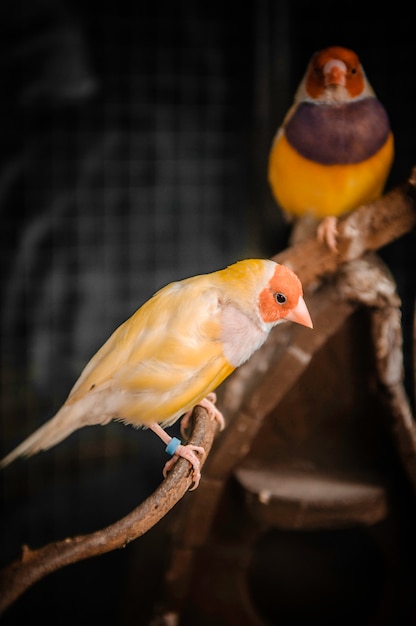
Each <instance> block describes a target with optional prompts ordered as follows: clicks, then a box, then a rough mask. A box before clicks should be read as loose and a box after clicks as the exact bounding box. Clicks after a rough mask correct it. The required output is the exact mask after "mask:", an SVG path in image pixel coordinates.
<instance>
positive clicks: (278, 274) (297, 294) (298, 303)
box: [258, 264, 312, 328]
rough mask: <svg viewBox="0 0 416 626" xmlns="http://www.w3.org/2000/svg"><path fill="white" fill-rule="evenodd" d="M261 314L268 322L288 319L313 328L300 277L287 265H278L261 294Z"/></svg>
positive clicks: (259, 302)
mask: <svg viewBox="0 0 416 626" xmlns="http://www.w3.org/2000/svg"><path fill="white" fill-rule="evenodd" d="M258 306H259V311H260V315H261V317H262V319H263V321H264V322H266V323H276V322H278V321H281V320H284V319H287V320H290V321H292V322H297V323H298V324H302V325H303V326H307V327H308V328H312V320H311V317H310V315H309V311H308V309H307V307H306V304H305V301H304V299H303V291H302V285H301V282H300V280H299V278H298V277H297V276H296V274H294V273H293V272H292V271H291V270H290V269H289V268H288V267H286V266H285V265H280V264H279V265H277V266H276V269H275V271H274V273H273V276H272V277H271V279H270V280H269V282H268V284H267V287H265V288H264V289H263V290H262V291H261V292H260V295H259V300H258Z"/></svg>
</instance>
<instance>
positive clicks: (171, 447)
mask: <svg viewBox="0 0 416 626" xmlns="http://www.w3.org/2000/svg"><path fill="white" fill-rule="evenodd" d="M180 445H181V440H180V439H178V438H177V437H172V439H171V440H170V441H169V443H168V445H167V446H166V452H167V453H168V454H171V455H172V456H173V455H174V454H175V452H176V450H177V449H178V446H180Z"/></svg>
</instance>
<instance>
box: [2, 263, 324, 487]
mask: <svg viewBox="0 0 416 626" xmlns="http://www.w3.org/2000/svg"><path fill="white" fill-rule="evenodd" d="M284 320H291V321H293V322H298V323H299V324H303V325H305V326H307V327H310V328H312V322H311V318H310V315H309V312H308V309H307V307H306V304H305V301H304V299H303V292H302V285H301V283H300V281H299V279H298V277H297V276H296V275H295V274H294V273H293V272H292V271H291V270H289V269H288V268H287V267H285V266H284V265H281V264H277V263H275V262H274V261H271V260H267V259H247V260H243V261H238V262H237V263H234V264H233V265H230V266H228V267H226V268H225V269H221V270H218V271H216V272H212V273H210V274H203V275H199V276H193V277H191V278H186V279H184V280H182V281H178V282H173V283H171V284H169V285H167V286H166V287H164V288H163V289H161V290H159V291H158V292H157V293H156V294H155V295H154V296H153V297H152V298H150V299H149V300H148V301H147V302H145V303H144V304H143V305H142V306H141V307H140V308H139V309H138V310H137V311H136V313H134V314H133V315H132V317H130V318H129V319H128V320H127V321H126V322H124V323H123V324H122V325H121V326H120V327H119V328H117V329H116V330H115V331H114V333H113V334H112V335H111V336H110V338H109V339H108V340H107V341H106V343H104V345H103V346H102V347H101V348H100V349H99V350H98V352H97V353H96V354H95V356H93V357H92V359H91V360H90V362H89V363H88V364H87V365H86V367H85V368H84V370H83V371H82V373H81V375H80V377H79V379H78V381H77V382H76V383H75V385H74V387H73V388H72V390H71V392H70V394H69V396H68V398H67V400H66V402H65V403H64V405H63V406H62V408H61V409H60V410H59V411H58V413H57V414H56V415H55V416H54V417H53V418H51V419H50V420H49V421H48V422H46V423H45V424H44V425H43V426H41V427H40V428H39V429H38V430H36V431H35V432H34V433H33V434H32V435H30V436H29V437H28V438H27V439H26V440H25V441H23V443H21V444H20V445H19V446H18V447H17V448H15V449H14V450H13V451H12V452H10V454H8V455H7V456H6V457H5V458H4V459H3V460H2V461H1V464H0V466H2V467H4V466H6V465H8V464H9V463H11V462H12V461H14V460H15V459H16V458H17V457H19V456H30V455H32V454H35V453H36V452H39V451H40V450H46V449H48V448H50V447H52V446H54V445H56V444H57V443H59V442H60V441H62V440H63V439H65V438H66V437H68V435H70V434H71V433H72V432H73V431H75V430H77V429H79V428H82V427H83V426H91V425H95V424H106V423H108V422H110V421H111V420H113V419H114V420H120V421H122V422H125V423H127V424H131V425H133V426H136V427H147V428H150V429H151V430H153V431H154V432H155V433H156V434H157V435H158V436H159V437H160V438H161V439H162V440H163V441H164V442H165V443H166V444H167V447H166V451H167V453H169V454H171V455H172V459H171V460H170V461H168V462H167V463H166V465H165V468H164V470H165V471H164V473H166V471H168V470H169V469H171V467H172V465H173V464H174V463H175V462H176V460H177V459H178V457H180V456H181V457H184V458H186V459H188V461H189V462H190V463H191V464H192V466H193V480H194V488H196V487H197V486H198V483H199V480H200V462H199V459H198V456H197V453H203V452H204V450H203V449H202V448H201V447H198V446H194V445H182V444H181V442H180V441H179V439H177V438H176V437H173V438H172V437H170V436H169V435H168V434H167V433H166V431H165V430H164V429H165V428H166V427H167V426H170V425H172V424H173V423H174V422H176V420H178V419H179V418H180V417H181V416H184V415H185V416H186V415H189V414H190V412H191V411H192V409H193V408H194V407H195V406H196V405H202V406H204V407H206V408H207V410H208V412H209V413H210V414H211V415H212V416H213V417H214V418H215V419H217V420H218V421H219V422H220V425H221V426H223V425H224V418H223V416H222V414H221V413H220V411H218V409H217V408H216V407H215V405H214V402H215V394H213V393H212V392H213V391H214V389H215V388H216V387H218V385H219V384H220V383H221V382H222V381H223V380H224V379H225V378H226V377H227V376H229V374H231V372H232V371H233V370H234V369H235V368H236V367H238V366H239V365H241V364H242V363H244V362H245V361H246V360H247V359H248V358H249V357H250V356H251V355H252V354H253V352H255V351H256V350H257V349H258V348H260V346H261V345H262V344H263V343H264V341H265V340H266V338H267V336H268V334H269V332H270V330H271V329H272V328H273V327H274V326H275V325H276V324H279V323H280V322H282V321H284Z"/></svg>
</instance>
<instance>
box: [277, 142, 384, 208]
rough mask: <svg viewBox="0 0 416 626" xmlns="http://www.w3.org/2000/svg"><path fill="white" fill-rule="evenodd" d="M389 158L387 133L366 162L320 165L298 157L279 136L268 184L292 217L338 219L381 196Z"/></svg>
mask: <svg viewBox="0 0 416 626" xmlns="http://www.w3.org/2000/svg"><path fill="white" fill-rule="evenodd" d="M393 154H394V143H393V136H392V134H391V133H390V135H389V137H388V139H387V141H386V143H385V144H384V146H383V147H382V148H381V150H379V151H378V152H377V153H376V154H375V155H374V156H372V157H371V158H370V159H367V160H366V161H362V162H360V163H354V164H348V165H322V164H320V163H314V162H313V161H310V160H308V159H305V158H304V157H302V156H301V155H300V154H299V153H298V152H297V151H296V150H294V149H293V148H292V147H291V145H290V144H289V143H288V141H287V139H286V137H285V135H284V134H282V135H280V136H279V137H278V138H277V139H276V141H275V142H274V144H273V146H272V149H271V152H270V158H269V172H268V177H269V183H270V186H271V189H272V192H273V194H274V197H275V200H276V202H277V203H278V204H279V206H280V207H281V208H282V209H283V210H284V211H287V212H288V213H290V214H292V215H294V216H296V217H300V216H302V215H306V214H310V215H313V216H314V217H316V218H323V217H326V216H327V215H334V216H339V215H341V214H343V213H346V212H348V211H352V210H353V209H355V208H357V207H358V206H360V205H361V204H365V203H367V202H371V201H372V200H375V199H376V198H378V197H379V196H380V195H381V194H382V192H383V189H384V185H385V183H386V179H387V176H388V174H389V171H390V168H391V164H392V161H393Z"/></svg>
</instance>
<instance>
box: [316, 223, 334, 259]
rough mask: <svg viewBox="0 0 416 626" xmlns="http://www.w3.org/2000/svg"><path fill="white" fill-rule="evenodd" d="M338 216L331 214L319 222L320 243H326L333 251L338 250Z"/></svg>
mask: <svg viewBox="0 0 416 626" xmlns="http://www.w3.org/2000/svg"><path fill="white" fill-rule="evenodd" d="M337 235H338V229H337V218H336V217H333V216H332V215H329V216H327V217H324V219H323V220H322V222H321V223H320V224H319V226H318V228H317V231H316V236H317V239H318V241H319V242H320V243H326V245H327V246H328V248H329V249H330V250H331V251H332V252H336V251H337Z"/></svg>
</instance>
